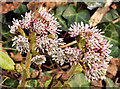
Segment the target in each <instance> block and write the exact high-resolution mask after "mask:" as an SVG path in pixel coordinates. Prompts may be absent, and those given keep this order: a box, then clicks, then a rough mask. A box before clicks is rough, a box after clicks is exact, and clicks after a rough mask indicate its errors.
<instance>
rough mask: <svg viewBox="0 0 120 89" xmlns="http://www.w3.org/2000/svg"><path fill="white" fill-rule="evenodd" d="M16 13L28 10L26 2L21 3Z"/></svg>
mask: <svg viewBox="0 0 120 89" xmlns="http://www.w3.org/2000/svg"><path fill="white" fill-rule="evenodd" d="M13 12H14V13H17V14H24V13H25V12H27V7H26V5H24V4H21V5H20V6H19V7H18V8H16V9H15V10H14V11H13Z"/></svg>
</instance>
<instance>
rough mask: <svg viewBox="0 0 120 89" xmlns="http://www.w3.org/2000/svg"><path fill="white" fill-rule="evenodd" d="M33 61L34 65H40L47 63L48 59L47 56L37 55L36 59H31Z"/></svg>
mask: <svg viewBox="0 0 120 89" xmlns="http://www.w3.org/2000/svg"><path fill="white" fill-rule="evenodd" d="M31 61H33V62H34V63H36V64H37V65H39V64H42V63H45V61H46V57H45V55H39V56H38V55H36V56H35V57H33V58H32V59H31Z"/></svg>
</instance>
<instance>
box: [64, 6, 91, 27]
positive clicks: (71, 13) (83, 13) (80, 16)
mask: <svg viewBox="0 0 120 89" xmlns="http://www.w3.org/2000/svg"><path fill="white" fill-rule="evenodd" d="M63 17H64V18H65V19H67V21H68V26H70V24H73V23H75V22H81V21H83V22H84V23H88V21H89V19H90V14H89V11H88V10H80V11H79V12H78V13H77V12H76V9H75V6H74V5H73V4H70V5H69V6H68V8H67V9H66V10H65V11H64V13H63Z"/></svg>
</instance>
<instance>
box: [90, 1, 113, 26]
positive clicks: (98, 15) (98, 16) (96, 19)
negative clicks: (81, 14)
mask: <svg viewBox="0 0 120 89" xmlns="http://www.w3.org/2000/svg"><path fill="white" fill-rule="evenodd" d="M112 1H113V0H107V2H106V3H105V6H104V7H103V8H98V9H97V11H96V12H95V13H94V14H93V15H92V16H91V18H90V20H89V23H92V26H96V25H97V24H98V23H99V22H100V21H101V20H102V18H103V16H104V15H105V13H106V12H107V10H108V8H109V6H110V5H111V4H112Z"/></svg>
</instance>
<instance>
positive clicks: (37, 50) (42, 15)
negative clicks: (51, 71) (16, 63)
mask: <svg viewBox="0 0 120 89" xmlns="http://www.w3.org/2000/svg"><path fill="white" fill-rule="evenodd" d="M38 13H39V16H38V18H37V19H36V18H35V13H32V12H31V11H30V12H26V14H25V16H22V19H21V20H18V19H15V18H13V21H12V22H13V25H12V26H9V28H10V33H11V34H16V35H17V36H15V37H14V38H13V39H12V41H13V45H12V46H16V49H18V51H20V52H21V53H27V57H26V64H25V68H23V69H24V70H23V77H22V80H21V83H20V85H19V87H25V84H26V79H27V78H28V77H29V68H30V62H31V61H33V62H34V63H36V64H38V65H39V64H42V63H45V61H46V60H47V59H46V56H45V55H44V54H48V55H50V56H52V57H53V60H55V59H56V57H57V59H56V60H55V61H59V62H61V63H64V60H59V58H58V57H59V56H58V55H61V52H59V51H58V49H59V46H60V45H64V44H65V43H64V42H63V39H62V38H58V34H59V32H60V31H61V30H60V29H58V27H60V25H59V23H58V22H57V20H56V18H54V16H53V14H52V15H51V14H49V13H48V11H47V10H46V8H44V7H41V8H40V9H39V11H38ZM26 32H28V33H27V34H26ZM18 34H19V35H18ZM60 50H62V49H60ZM56 52H57V54H56ZM62 55H63V54H62ZM62 61H63V62H62Z"/></svg>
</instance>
